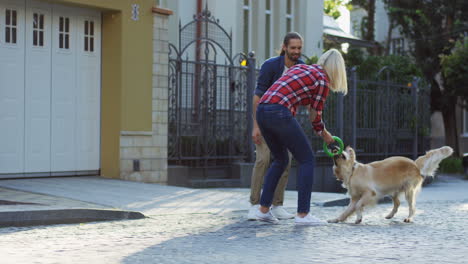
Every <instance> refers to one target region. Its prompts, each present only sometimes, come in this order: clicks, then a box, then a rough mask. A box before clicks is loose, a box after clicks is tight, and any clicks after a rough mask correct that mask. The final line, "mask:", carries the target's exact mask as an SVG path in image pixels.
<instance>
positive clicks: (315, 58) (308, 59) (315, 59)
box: [304, 56, 319, 65]
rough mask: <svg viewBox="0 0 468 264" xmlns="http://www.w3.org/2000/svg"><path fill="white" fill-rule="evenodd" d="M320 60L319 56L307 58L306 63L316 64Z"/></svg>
mask: <svg viewBox="0 0 468 264" xmlns="http://www.w3.org/2000/svg"><path fill="white" fill-rule="evenodd" d="M318 59H319V58H318V57H317V56H312V57H309V58H307V59H306V60H305V61H304V62H305V63H306V64H308V65H311V64H316V63H317V61H318Z"/></svg>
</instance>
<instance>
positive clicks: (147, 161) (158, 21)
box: [120, 8, 172, 184]
mask: <svg viewBox="0 0 468 264" xmlns="http://www.w3.org/2000/svg"><path fill="white" fill-rule="evenodd" d="M153 13H154V22H153V87H152V91H153V93H152V99H153V100H152V131H151V132H144V131H141V132H139V131H136V132H134V131H122V132H121V135H120V178H121V179H124V180H131V181H138V182H148V183H161V184H167V133H168V116H167V115H168V64H169V55H168V54H169V47H168V16H169V15H171V14H172V12H171V11H170V10H167V9H160V8H153Z"/></svg>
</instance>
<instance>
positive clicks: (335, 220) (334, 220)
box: [327, 218, 340, 223]
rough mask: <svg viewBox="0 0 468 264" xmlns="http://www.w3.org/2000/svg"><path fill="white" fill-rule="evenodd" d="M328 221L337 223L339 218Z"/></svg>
mask: <svg viewBox="0 0 468 264" xmlns="http://www.w3.org/2000/svg"><path fill="white" fill-rule="evenodd" d="M327 222H328V223H338V222H340V220H338V218H335V219H330V220H327Z"/></svg>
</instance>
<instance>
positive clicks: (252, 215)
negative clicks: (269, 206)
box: [247, 204, 260, 220]
mask: <svg viewBox="0 0 468 264" xmlns="http://www.w3.org/2000/svg"><path fill="white" fill-rule="evenodd" d="M258 207H260V205H259V204H254V205H252V206H251V207H250V209H249V213H248V214H247V219H248V220H257V216H256V214H255V213H256V212H257V210H258Z"/></svg>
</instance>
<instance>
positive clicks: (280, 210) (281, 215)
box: [271, 205, 294, 220]
mask: <svg viewBox="0 0 468 264" xmlns="http://www.w3.org/2000/svg"><path fill="white" fill-rule="evenodd" d="M271 213H272V214H273V215H274V216H275V217H276V218H278V219H280V220H285V219H291V218H294V214H290V213H288V212H287V211H286V210H284V207H283V206H281V205H278V206H272V207H271Z"/></svg>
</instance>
